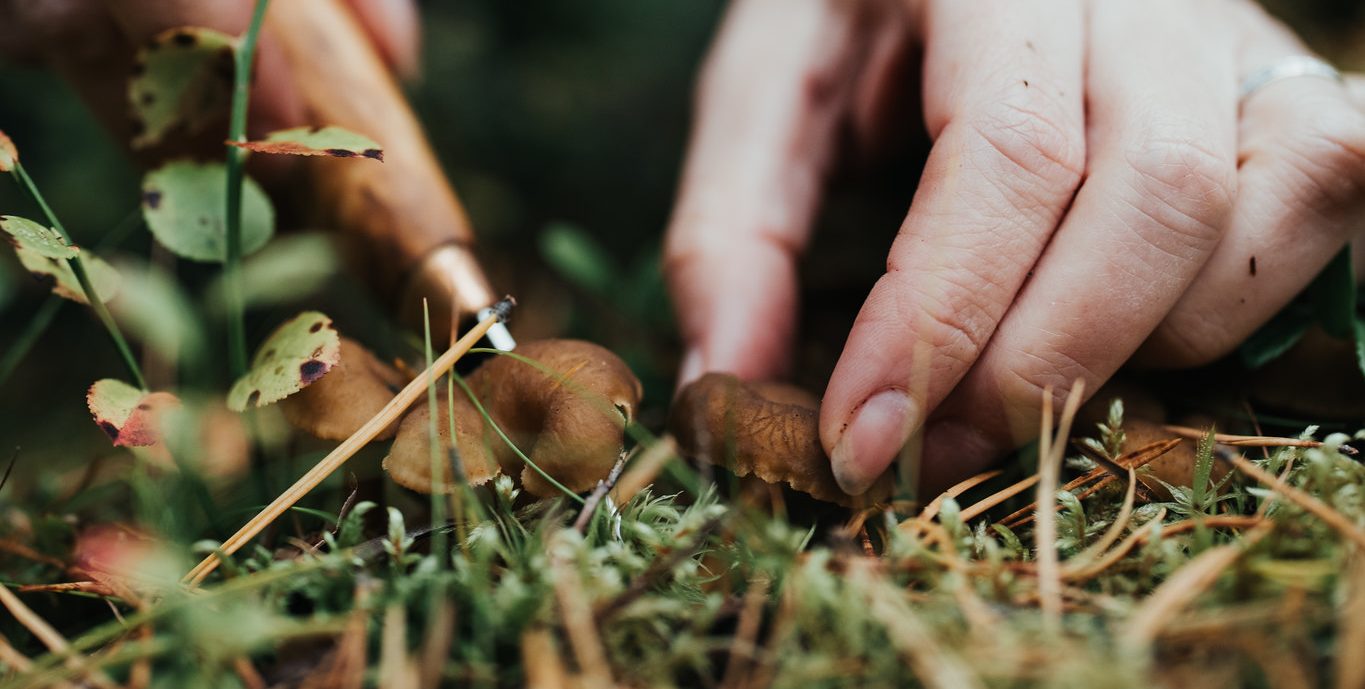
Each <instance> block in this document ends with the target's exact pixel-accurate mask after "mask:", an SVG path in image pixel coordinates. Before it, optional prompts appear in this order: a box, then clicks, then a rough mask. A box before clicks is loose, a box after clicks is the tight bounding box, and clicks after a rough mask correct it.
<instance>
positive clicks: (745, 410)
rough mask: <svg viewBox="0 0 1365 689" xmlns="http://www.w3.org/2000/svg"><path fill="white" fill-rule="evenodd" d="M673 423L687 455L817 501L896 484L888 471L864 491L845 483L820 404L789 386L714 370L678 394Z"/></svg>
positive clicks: (868, 496)
mask: <svg viewBox="0 0 1365 689" xmlns="http://www.w3.org/2000/svg"><path fill="white" fill-rule="evenodd" d="M668 425H669V429H670V430H671V431H672V432H673V434H674V435H675V436H676V437H677V439H678V447H679V448H680V449H681V450H682V453H683V455H684V456H686V457H688V458H689V459H692V460H699V461H704V462H708V463H711V464H716V465H719V466H724V467H726V468H728V469H730V470H731V471H733V472H734V473H735V474H736V475H737V476H740V477H746V476H757V477H758V478H760V479H762V480H763V481H765V482H767V483H770V484H778V483H785V484H787V485H788V486H791V487H792V488H794V489H795V490H798V491H801V492H803V493H807V494H809V495H810V496H812V497H814V498H816V499H817V500H823V501H825V502H832V503H837V504H840V505H844V506H846V507H857V506H862V505H869V504H874V503H877V502H880V501H883V500H886V499H887V498H888V497H890V495H891V493H892V490H893V488H894V486H893V480H892V476H891V474H890V472H888V473H887V474H884V475H883V476H882V477H881V478H880V479H878V481H877V482H876V483H875V484H873V486H872V488H871V489H869V490H868V491H867V492H866V493H864V494H863V495H860V496H856V497H855V496H851V495H848V494H847V493H845V492H844V491H843V490H841V489H840V488H839V484H838V483H836V482H835V481H834V474H833V472H832V471H831V470H830V463H829V457H828V456H827V455H826V454H825V451H824V449H823V448H822V447H821V445H820V426H819V405H818V403H817V401H816V399H815V397H814V396H813V395H811V394H810V393H808V392H805V391H803V390H801V389H799V388H795V387H792V386H790V385H783V384H781V383H743V382H740V380H739V379H738V378H735V377H734V376H732V375H728V374H723V373H708V374H706V375H704V376H702V377H701V378H699V379H697V380H696V381H695V382H693V383H692V384H691V385H688V386H687V387H685V388H683V390H682V392H681V393H679V395H678V399H677V400H675V401H674V403H673V411H672V413H671V414H670V416H669V424H668Z"/></svg>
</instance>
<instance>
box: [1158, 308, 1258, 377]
mask: <svg viewBox="0 0 1365 689" xmlns="http://www.w3.org/2000/svg"><path fill="white" fill-rule="evenodd" d="M1237 344H1238V341H1237V340H1236V339H1234V336H1233V335H1231V334H1229V333H1228V331H1226V330H1223V329H1222V326H1221V324H1218V325H1214V324H1211V323H1210V322H1209V320H1208V319H1207V318H1188V317H1185V316H1184V315H1183V314H1181V313H1173V314H1171V315H1170V316H1168V317H1167V318H1166V320H1165V321H1163V322H1162V323H1161V325H1159V326H1157V329H1156V330H1155V331H1153V332H1152V334H1151V336H1149V337H1148V338H1147V342H1145V343H1144V344H1143V346H1142V351H1141V358H1142V360H1143V361H1144V362H1147V363H1150V364H1153V365H1156V366H1158V367H1160V368H1164V369H1184V368H1196V367H1199V366H1205V365H1208V364H1211V363H1213V362H1215V361H1217V360H1219V359H1221V358H1223V356H1225V355H1226V354H1228V353H1229V352H1231V351H1232V350H1233V349H1235V348H1236V347H1237Z"/></svg>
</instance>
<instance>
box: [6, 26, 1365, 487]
mask: <svg viewBox="0 0 1365 689" xmlns="http://www.w3.org/2000/svg"><path fill="white" fill-rule="evenodd" d="M1272 4H1273V5H1275V8H1274V9H1275V11H1276V12H1277V13H1279V14H1281V15H1282V16H1284V17H1286V19H1287V20H1289V21H1290V22H1291V23H1292V24H1293V25H1294V26H1295V27H1296V28H1298V29H1299V30H1300V31H1301V33H1302V34H1303V35H1305V36H1306V37H1307V38H1308V39H1309V40H1310V42H1311V43H1312V44H1313V45H1314V46H1315V47H1317V48H1318V49H1319V50H1321V51H1322V52H1323V53H1325V54H1327V55H1329V56H1332V57H1334V58H1335V59H1337V60H1338V61H1339V62H1340V63H1341V64H1342V65H1345V66H1356V67H1359V66H1361V65H1362V64H1365V41H1362V38H1365V32H1362V31H1361V29H1360V26H1361V24H1362V20H1363V19H1365V3H1361V2H1359V0H1318V1H1316V2H1295V1H1293V0H1283V1H1278V2H1272ZM722 7H723V3H722V2H721V1H720V0H647V1H641V0H578V1H577V2H572V3H565V2H544V1H531V0H526V1H523V2H506V1H504V0H464V1H463V2H441V3H435V2H432V3H427V4H426V5H425V6H424V8H423V11H424V18H425V31H426V40H425V44H424V45H425V72H424V76H423V78H422V80H421V81H420V82H419V83H417V84H414V85H412V86H411V92H412V97H413V100H414V103H415V104H416V107H417V110H418V111H419V114H420V116H421V117H422V119H423V121H424V122H425V123H426V124H427V127H428V131H429V133H430V136H431V138H432V139H433V141H434V143H435V145H436V148H437V150H438V152H439V154H440V156H441V158H442V160H443V161H444V162H445V164H446V166H447V169H448V171H449V173H450V176H451V178H452V179H453V180H454V182H455V186H456V188H457V189H458V190H459V191H460V193H461V195H462V196H463V198H464V200H465V202H466V204H467V206H468V208H469V211H470V214H471V215H472V217H473V219H474V222H475V225H476V227H477V228H478V231H479V232H480V239H481V241H482V243H483V246H484V253H485V255H486V256H487V258H488V261H489V263H490V265H491V267H492V272H493V273H494V276H495V278H497V279H498V281H499V284H500V288H503V289H511V288H512V287H513V286H514V287H515V289H517V290H520V292H521V293H520V295H519V296H521V297H522V298H523V301H524V302H526V303H527V308H526V309H524V311H523V313H522V314H519V318H520V319H521V320H519V321H518V324H517V327H518V328H519V329H521V330H522V332H523V333H527V334H530V335H532V336H543V335H547V334H552V333H558V334H567V335H574V336H580V337H588V338H591V339H595V340H598V341H601V342H603V343H605V344H607V345H608V346H610V347H612V348H614V349H616V350H617V351H619V352H621V353H622V354H623V356H625V357H626V358H627V359H628V360H629V361H630V363H631V364H632V366H634V367H635V369H636V370H637V371H638V372H639V374H640V375H641V378H642V379H643V380H644V381H645V384H646V388H647V390H648V392H649V397H648V400H649V404H648V405H647V409H646V415H645V416H644V420H645V421H646V423H649V424H651V425H654V426H655V427H657V426H658V425H659V422H660V419H661V413H662V410H663V408H664V406H665V403H666V401H667V399H668V397H669V395H670V393H671V390H672V380H671V377H672V374H673V370H674V367H675V365H676V359H677V354H678V352H677V344H676V342H675V333H674V331H673V329H672V326H671V322H670V317H669V314H668V309H667V304H666V299H665V297H664V295H663V291H662V282H661V280H660V276H659V274H658V268H657V259H658V250H659V246H660V242H661V234H662V230H663V228H664V225H665V222H666V220H667V217H668V212H669V205H670V201H671V196H672V193H673V187H674V184H675V180H676V176H677V171H678V167H679V163H680V159H681V152H682V147H683V144H684V141H685V136H686V129H687V123H688V116H689V101H690V95H691V84H692V80H693V74H694V71H695V69H696V66H697V64H698V61H699V60H700V58H701V56H702V55H703V53H704V50H705V47H706V44H707V42H708V40H709V37H710V35H711V33H712V31H713V29H714V26H715V24H716V21H717V19H718V17H719V15H720V11H721V9H722ZM0 129H3V130H5V131H7V132H8V133H9V134H10V135H11V136H12V137H13V139H14V140H15V141H16V142H17V143H18V145H19V147H20V148H21V150H22V151H23V155H24V160H25V162H26V164H27V165H28V167H29V170H30V172H31V173H32V174H33V175H34V177H35V178H36V179H37V180H38V181H39V184H40V185H41V187H42V188H43V189H44V190H45V192H46V193H47V195H48V197H49V200H50V201H51V202H52V204H53V205H54V207H55V208H56V210H57V212H58V214H59V215H60V216H61V217H62V218H64V220H65V223H66V224H67V226H68V228H69V229H70V230H71V231H72V233H73V234H74V235H75V238H76V240H77V242H79V243H85V244H94V243H96V242H97V241H98V239H99V238H100V237H101V236H103V235H105V234H106V233H108V232H109V231H110V230H111V228H114V227H116V226H118V225H119V224H120V223H123V222H125V221H126V220H127V219H128V218H130V217H135V211H136V204H137V198H138V193H137V189H138V181H139V173H138V172H137V170H135V169H134V167H133V166H132V165H130V164H129V163H128V162H127V161H126V160H125V159H124V157H123V156H122V154H121V151H120V149H119V148H118V146H116V145H115V144H114V142H112V141H111V140H110V139H109V138H108V137H107V136H106V135H105V134H104V132H103V131H102V130H101V129H100V128H99V127H98V126H97V125H96V124H95V123H94V122H93V121H92V120H91V118H90V117H89V115H88V114H87V113H86V112H85V110H84V109H83V108H82V107H81V106H80V104H79V102H78V101H77V100H76V99H75V98H74V96H73V95H72V94H71V93H70V92H69V90H68V89H67V88H66V87H65V86H64V85H63V84H61V83H60V82H59V81H58V80H56V79H55V78H54V77H53V76H51V75H50V74H47V73H45V72H43V71H41V70H35V69H28V68H19V67H13V66H7V67H4V68H3V69H0ZM914 175H915V169H914V165H913V164H902V165H900V166H893V167H891V168H888V169H881V170H878V171H876V174H872V173H869V172H868V171H866V170H863V171H861V172H857V171H855V172H850V173H847V174H843V175H841V177H840V179H839V180H836V182H835V184H834V189H833V192H832V195H831V199H830V201H829V203H828V204H827V208H826V212H825V218H824V220H823V221H822V222H823V224H824V225H825V226H826V229H827V231H825V232H823V233H820V234H818V235H817V240H816V241H817V245H816V247H815V250H814V251H813V252H812V253H814V254H816V255H819V256H820V257H821V262H822V265H821V266H820V267H819V269H818V270H813V269H811V268H810V267H809V266H808V267H807V272H808V273H809V274H810V275H809V277H810V278H811V279H810V281H809V282H808V286H807V288H806V293H805V294H804V295H803V296H804V299H805V301H804V303H805V305H806V312H805V313H804V316H803V330H804V331H805V332H806V333H807V334H808V335H810V337H809V338H807V340H808V344H807V345H805V346H803V348H802V350H801V354H800V355H799V356H798V364H799V365H798V370H797V372H796V373H797V378H798V379H799V380H802V381H803V382H805V383H807V384H808V385H813V386H818V384H819V381H822V380H823V377H824V376H825V375H826V374H827V371H828V367H829V366H831V365H832V363H833V362H832V358H831V356H832V353H834V352H837V346H838V344H839V343H840V342H841V341H842V338H843V334H844V333H846V332H847V327H848V324H849V323H851V321H852V318H853V315H854V313H855V312H856V307H857V304H858V303H859V302H860V300H861V298H862V296H863V295H865V294H866V290H867V288H868V286H870V284H871V283H872V282H873V281H874V280H875V278H876V277H877V273H878V271H879V268H880V266H881V265H882V262H883V260H884V247H885V246H886V244H887V242H889V240H890V237H891V236H892V235H893V234H894V232H895V230H896V227H897V226H898V224H899V215H900V214H901V213H903V211H904V207H905V204H906V203H907V202H908V199H909V196H910V194H911V193H912V191H913V181H914ZM0 212H6V213H11V212H12V213H17V214H27V215H34V214H35V213H34V212H33V211H32V210H31V209H30V208H29V206H28V204H27V202H26V201H25V200H24V199H23V198H22V197H21V196H20V195H19V194H18V193H17V189H16V188H14V186H13V185H11V184H8V183H6V184H0ZM831 228H832V231H829V230H831ZM841 228H848V229H850V230H857V231H858V232H859V233H860V234H859V235H858V236H860V237H866V240H865V241H859V242H856V243H850V242H847V241H839V237H840V236H847V235H844V234H843V233H842V232H839V230H840V229H841ZM869 228H871V232H870V233H869V232H868V230H869ZM122 250H123V251H125V252H128V253H131V254H134V255H142V256H146V255H147V254H148V252H149V250H150V243H149V239H148V236H147V235H146V233H145V232H142V231H141V230H140V229H136V231H134V232H132V233H131V234H130V235H129V238H128V240H127V241H126V242H124V243H123V244H122ZM547 259H548V260H547ZM181 270H182V274H184V272H185V270H186V269H184V268H182V269H181ZM187 277H188V281H189V283H190V284H192V285H193V284H198V283H199V282H202V280H203V277H204V276H203V275H188V276H187ZM43 299H44V293H43V291H42V290H41V289H39V287H38V286H36V285H35V284H34V283H33V282H32V281H30V280H29V279H28V278H27V277H26V276H24V275H21V274H20V273H19V271H18V268H17V265H16V264H15V262H14V261H13V260H12V256H10V255H9V253H8V252H4V256H3V257H0V352H4V351H6V350H8V348H9V347H11V346H12V344H13V342H14V338H15V337H16V336H17V334H18V332H19V331H20V330H21V329H22V328H23V327H24V325H25V324H26V323H27V322H28V321H29V320H30V319H31V318H32V317H33V314H34V313H35V312H36V311H37V310H38V308H39V306H40V304H41V303H42V301H43ZM300 303H301V304H304V305H307V306H310V307H317V308H321V309H323V310H326V311H328V312H329V313H331V314H333V315H334V316H335V317H337V319H338V322H339V323H340V324H341V326H342V330H343V332H348V333H351V334H355V335H357V336H358V337H359V338H360V339H362V340H366V341H367V342H369V343H370V344H372V345H374V346H376V347H377V348H379V349H380V351H381V352H383V353H386V354H389V355H392V354H398V353H403V352H404V351H408V350H405V349H404V347H403V340H402V336H401V335H399V334H397V333H396V332H394V331H393V330H392V329H391V328H389V327H388V326H386V325H385V321H384V313H383V309H382V308H381V307H380V306H379V305H378V304H376V303H375V302H373V300H370V299H368V298H367V296H366V293H365V291H364V290H363V289H362V288H360V287H358V286H357V285H356V284H355V283H354V282H353V281H351V280H350V279H348V278H346V277H345V276H344V275H342V276H337V277H335V278H332V279H331V280H329V281H328V282H327V283H326V284H325V286H324V288H323V289H322V290H320V291H319V292H318V293H316V294H314V295H312V296H310V297H308V298H307V299H304V300H303V301H302V302H300ZM299 308H300V306H298V305H289V306H278V307H271V308H267V309H262V310H258V311H256V312H253V314H252V316H251V323H250V328H251V337H252V341H253V343H254V342H256V341H259V339H260V338H261V337H263V336H264V335H265V334H266V333H267V332H268V331H269V329H270V328H271V327H273V325H275V324H277V323H279V322H280V321H282V320H283V319H284V318H285V317H287V316H288V315H290V314H292V313H293V312H294V311H297V310H298V309H299ZM210 340H211V344H213V345H214V346H218V345H219V344H220V343H221V340H222V338H221V337H220V336H219V333H217V332H214V333H211V335H210ZM222 368H225V366H224V367H222ZM122 373H123V369H122V366H121V364H120V363H119V361H118V359H117V358H116V357H115V355H114V353H113V351H112V348H111V347H109V346H108V343H107V342H106V340H105V337H104V335H103V333H102V331H101V330H100V329H99V328H98V326H97V325H96V323H95V321H94V320H93V319H92V318H90V317H89V316H88V314H86V313H85V312H84V311H83V310H82V309H80V308H77V307H73V306H67V307H64V308H63V310H62V311H61V313H60V314H59V315H58V317H57V318H56V321H55V323H54V325H53V327H52V328H51V329H50V330H48V331H47V332H46V334H45V335H44V336H43V338H42V340H41V342H40V344H39V346H38V347H37V348H36V349H35V350H34V351H33V353H32V354H30V355H29V356H28V358H27V359H26V360H25V363H24V365H23V366H22V367H21V368H20V369H19V371H18V372H17V373H16V374H15V375H14V376H12V377H11V378H10V379H9V380H8V381H7V382H6V383H5V384H4V388H3V391H2V394H0V455H4V456H5V457H0V458H7V456H8V454H9V452H10V449H9V448H12V447H15V446H19V445H22V446H24V447H26V448H30V450H29V451H26V452H31V453H38V454H39V455H40V456H42V457H43V458H44V461H46V459H47V458H51V459H54V460H57V461H60V462H65V463H67V464H68V465H79V464H80V463H82V462H84V461H86V459H87V458H88V456H89V455H90V454H91V453H94V452H107V451H108V446H107V443H105V441H104V438H103V436H102V435H101V434H100V431H99V430H98V429H97V428H96V427H95V426H94V424H93V423H91V422H90V419H89V416H88V414H87V412H86V410H85V405H84V402H83V396H84V391H85V389H86V388H87V386H89V384H90V383H91V382H92V381H93V380H95V379H97V378H100V377H106V376H119V375H121V374H122Z"/></svg>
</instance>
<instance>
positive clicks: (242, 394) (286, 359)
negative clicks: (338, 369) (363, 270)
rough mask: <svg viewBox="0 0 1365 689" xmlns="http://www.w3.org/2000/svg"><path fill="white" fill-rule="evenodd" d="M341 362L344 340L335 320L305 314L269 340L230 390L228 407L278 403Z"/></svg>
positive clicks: (235, 409) (321, 314) (241, 408)
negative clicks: (338, 331) (339, 333)
mask: <svg viewBox="0 0 1365 689" xmlns="http://www.w3.org/2000/svg"><path fill="white" fill-rule="evenodd" d="M339 361H341V337H340V336H339V335H338V334H337V331H336V327H335V326H333V325H332V319H331V318H328V317H327V315H326V314H323V313H319V312H317V311H305V312H303V313H301V314H299V315H297V316H295V317H293V318H292V319H290V320H289V321H287V322H286V323H285V324H284V325H281V326H280V327H279V328H278V329H277V330H275V332H274V333H272V334H271V335H270V337H269V338H266V341H265V343H263V344H262V345H261V348H260V349H259V350H257V351H256V358H255V359H253V360H252V361H251V370H250V371H247V373H246V375H244V376H242V377H241V378H240V379H238V380H237V383H236V384H234V385H233V386H232V389H231V390H229V391H228V399H227V403H228V408H229V409H231V410H233V411H245V410H246V408H247V407H263V406H265V405H267V404H273V403H275V402H278V401H280V400H282V399H284V398H286V397H288V396H290V395H292V394H294V393H296V392H298V391H299V390H302V389H304V388H306V387H308V386H309V385H312V384H313V382H314V381H316V380H317V379H319V378H321V377H323V376H324V375H326V374H327V372H328V371H331V370H332V367H333V366H336V365H337V363H338V362H339Z"/></svg>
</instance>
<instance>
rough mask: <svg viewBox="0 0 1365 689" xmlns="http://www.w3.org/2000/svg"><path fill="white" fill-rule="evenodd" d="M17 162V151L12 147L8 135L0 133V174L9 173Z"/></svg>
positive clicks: (12, 143)
mask: <svg viewBox="0 0 1365 689" xmlns="http://www.w3.org/2000/svg"><path fill="white" fill-rule="evenodd" d="M17 162H19V149H17V148H15V147H14V142H13V141H10V138H9V135H7V134H5V133H4V132H3V131H0V172H9V171H10V170H13V169H14V164H15V163H17Z"/></svg>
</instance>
